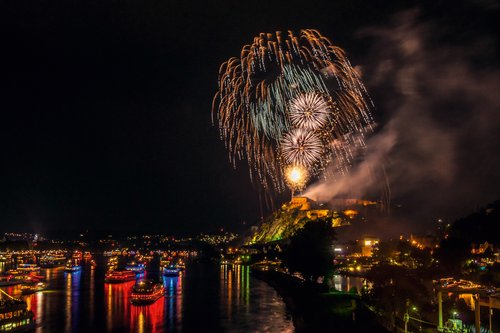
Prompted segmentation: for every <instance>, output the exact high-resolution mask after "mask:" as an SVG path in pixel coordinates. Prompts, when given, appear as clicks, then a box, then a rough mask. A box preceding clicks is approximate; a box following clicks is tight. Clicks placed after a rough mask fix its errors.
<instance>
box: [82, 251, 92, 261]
mask: <svg viewBox="0 0 500 333" xmlns="http://www.w3.org/2000/svg"><path fill="white" fill-rule="evenodd" d="M83 259H85V260H90V259H92V253H90V252H89V251H85V253H84V254H83Z"/></svg>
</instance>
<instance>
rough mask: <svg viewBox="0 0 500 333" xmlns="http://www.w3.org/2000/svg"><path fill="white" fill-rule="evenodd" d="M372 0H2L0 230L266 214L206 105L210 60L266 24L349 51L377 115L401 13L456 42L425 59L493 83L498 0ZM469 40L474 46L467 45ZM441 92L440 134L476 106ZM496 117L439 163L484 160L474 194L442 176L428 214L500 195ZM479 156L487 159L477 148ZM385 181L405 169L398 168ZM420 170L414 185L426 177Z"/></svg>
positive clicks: (152, 224)
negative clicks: (309, 32)
mask: <svg viewBox="0 0 500 333" xmlns="http://www.w3.org/2000/svg"><path fill="white" fill-rule="evenodd" d="M381 4H382V2H380V3H378V2H375V1H326V0H325V1H307V2H298V1H297V2H293V1H286V2H271V1H261V2H257V1H254V2H243V1H218V2H216V1H200V2H199V3H195V2H189V1H174V0H168V1H166V0H163V1H150V0H142V1H131V0H113V1H103V0H86V1H79V0H71V1H61V2H56V1H44V0H38V1H29V0H26V1H19V0H3V1H2V2H0V43H1V48H0V60H1V64H0V68H1V70H0V78H1V81H2V87H1V95H0V96H1V99H0V112H1V118H0V119H1V120H0V139H1V140H0V151H1V156H2V158H1V173H0V230H3V231H8V230H22V231H36V232H54V231H56V230H57V231H68V230H74V231H80V230H83V229H86V228H89V229H92V230H99V231H116V230H122V231H125V232H143V231H144V232H153V231H157V232H161V233H180V232H189V233H196V232H199V231H213V230H216V229H218V228H219V227H221V226H223V227H226V228H233V229H234V228H240V229H241V226H242V222H243V221H246V222H247V223H250V224H253V223H255V222H256V221H257V219H258V217H259V216H260V211H259V201H258V195H257V190H256V189H255V188H254V187H253V186H252V184H251V183H250V181H249V179H248V171H247V169H246V168H245V164H244V163H243V164H241V167H240V168H239V169H237V170H233V169H232V168H231V166H230V165H229V163H228V159H227V153H226V152H225V150H224V146H223V143H222V142H221V141H219V138H218V133H217V129H216V128H214V127H212V126H211V120H210V114H211V102H212V97H213V95H214V93H215V92H216V89H217V73H218V68H219V66H220V64H221V63H222V62H223V61H225V60H226V59H227V58H229V57H231V56H237V55H238V54H239V52H240V50H241V47H242V46H243V45H244V44H246V43H249V42H251V40H252V37H253V36H255V35H257V34H258V33H260V32H267V31H276V30H289V29H292V30H295V31H298V30H299V29H301V28H315V29H318V30H320V31H321V32H322V33H323V34H324V35H325V36H327V37H329V38H330V39H331V40H332V41H333V42H334V43H335V44H337V45H339V46H341V47H343V48H344V49H346V51H347V53H348V55H349V57H350V59H351V61H352V63H353V65H359V66H361V67H360V68H362V70H363V73H364V78H363V80H364V81H365V83H366V84H367V86H368V89H369V90H370V93H371V96H372V99H373V100H374V103H375V105H376V107H377V108H376V110H375V111H374V113H375V115H376V117H377V119H378V120H379V122H380V123H381V124H382V125H383V124H385V123H390V120H391V119H393V118H397V119H401V118H402V119H405V118H404V117H395V115H396V116H398V115H400V113H398V112H397V111H395V110H398V109H399V108H400V107H401V105H405V103H407V101H406V100H403V99H404V98H403V99H401V98H400V95H401V91H400V90H401V89H400V88H401V87H400V83H399V84H395V82H396V83H397V80H395V79H394V77H396V76H397V75H398V72H397V70H395V71H394V72H390V71H389V72H390V73H389V74H388V75H386V76H384V75H382V74H380V71H379V72H377V70H376V69H378V68H379V67H380V64H381V63H383V61H385V60H387V59H385V58H392V57H393V56H394V59H396V58H397V59H398V60H397V61H396V60H394V62H393V67H392V68H394V66H396V67H397V66H400V67H397V68H403V67H404V66H406V65H407V63H406V61H417V62H418V61H420V60H419V59H413V58H411V57H409V56H407V55H404V54H403V55H401V54H399V53H398V55H396V54H395V53H391V52H396V53H397V52H399V51H397V50H396V48H395V45H398V43H403V42H402V41H401V40H392V39H391V38H390V37H388V35H391V33H390V32H391V31H392V29H394V30H397V29H398V28H401V27H403V28H401V29H404V25H405V23H407V22H408V21H409V20H410V21H411V20H413V21H412V22H413V23H411V24H410V27H409V29H416V30H417V31H420V32H421V27H422V26H424V27H425V28H424V30H425V35H424V37H423V38H424V39H425V41H426V43H427V42H428V44H426V47H428V48H429V52H430V53H433V52H434V49H433V48H441V49H442V48H443V44H446V45H450V48H453V47H457V48H459V49H460V52H462V53H461V54H463V57H461V58H456V57H455V58H451V59H450V58H447V57H446V55H443V56H442V58H441V59H439V57H438V59H436V64H434V63H432V61H430V62H426V67H424V68H421V69H422V70H424V71H427V72H428V71H429V67H427V66H430V67H432V66H434V65H436V66H437V67H438V68H439V67H440V66H441V65H442V64H448V65H449V64H450V62H451V63H455V62H457V63H462V64H465V65H466V68H467V70H469V72H467V73H469V74H470V75H472V74H473V75H475V77H477V76H479V75H480V74H478V73H488V78H491V82H486V83H484V82H482V80H480V81H481V83H482V84H485V85H486V87H487V88H488V89H491V91H495V89H496V88H498V80H496V79H495V75H496V74H498V62H497V61H496V60H495V59H497V56H498V35H495V34H494V31H495V29H494V27H495V24H496V23H495V22H496V17H498V16H497V15H498V6H497V5H495V2H494V1H491V2H488V1H481V2H480V1H478V2H472V1H470V2H450V3H446V2H436V1H429V2H426V3H421V4H419V5H418V6H416V5H414V4H412V5H407V6H406V5H403V4H402V1H393V3H390V2H384V5H381ZM409 9H412V10H413V11H414V12H413V14H411V15H410V16H409V17H410V18H408V16H404V15H405V14H404V13H407V12H406V11H407V10H409ZM402 13H403V14H402ZM407 15H408V14H407ZM407 28H408V27H407ZM403 41H404V38H403ZM479 42H481V43H479ZM475 43H479V44H480V45H481V47H482V49H481V48H480V49H479V51H478V52H472V51H471V52H470V53H466V52H465V53H464V50H465V49H470V48H472V49H473V50H477V44H475ZM420 46H421V45H420ZM441 53H442V52H441ZM444 53H446V54H454V53H453V52H444ZM439 54H440V53H439V52H438V55H439ZM429 56H431V55H429ZM439 56H440V55H439ZM384 59H385V60H384ZM408 59H409V60H408ZM412 59H413V60H412ZM425 61H427V60H425ZM439 61H442V63H439ZM410 67H411V65H410ZM417 69H418V68H417ZM365 73H366V74H365ZM384 73H387V72H384ZM467 73H466V74H465V75H469V74H467ZM471 73H472V74H471ZM391 75H392V76H394V77H392V76H391ZM432 80H434V78H432ZM433 83H435V82H434V81H433ZM447 84H449V82H446V84H445V85H447ZM424 88H425V87H424ZM483 90H484V89H483ZM483 90H481V91H483ZM453 93H457V94H460V89H458V90H453ZM403 95H404V94H403ZM395 96H396V97H397V98H396V97H395ZM477 97H478V96H477V94H476V95H474V94H473V95H472V97H471V98H477ZM450 99H453V98H452V97H449V96H448V99H446V100H447V101H448V100H450ZM437 100H439V98H437V97H436V98H434V99H433V101H432V108H433V110H435V109H439V110H442V112H441V113H439V114H436V115H435V117H434V116H433V117H434V118H436V119H435V121H436V122H437V124H438V125H439V128H438V129H436V131H440V129H441V128H443V127H444V128H451V129H453V130H454V131H455V132H460V131H459V129H457V123H456V121H457V119H463V120H464V121H463V122H459V125H458V126H462V125H463V124H464V123H466V124H470V121H469V120H470V117H469V116H470V115H469V113H468V112H470V109H468V108H466V107H464V106H463V104H461V105H455V103H447V102H445V104H444V105H443V106H442V107H438V106H437V104H436V103H437ZM469 102H470V101H469ZM497 102H498V100H496V99H493V100H492V101H490V102H488V103H487V104H486V105H485V106H484V109H486V110H492V112H493V111H496V112H498V106H499V103H497ZM471 103H472V102H471ZM474 103H476V102H474ZM461 117H462V118H461ZM497 120H498V118H497V117H492V118H491V119H490V121H491V122H496V121H497ZM433 121H434V120H433ZM490 127H491V128H488V131H487V133H486V134H485V135H486V136H482V137H480V138H476V139H477V140H478V145H479V146H480V149H482V150H484V152H483V154H481V155H478V156H470V155H469V152H474V151H477V149H478V146H477V145H476V144H475V143H474V147H465V148H464V149H466V150H465V153H460V152H461V150H460V149H459V150H456V149H455V150H454V152H455V154H453V157H452V158H451V159H452V160H451V161H449V160H447V161H446V162H450V163H452V164H460V165H464V164H465V167H464V168H463V169H461V167H460V166H459V169H460V170H458V172H457V173H456V174H455V176H454V177H453V178H452V180H450V181H451V182H455V181H457V180H458V179H463V178H462V177H461V173H462V172H465V170H470V169H471V168H473V167H474V166H475V165H476V164H478V163H479V164H482V166H483V168H485V169H486V171H479V172H477V173H478V175H476V176H474V175H473V176H470V182H471V185H470V186H471V188H472V187H474V192H473V193H472V194H470V195H463V196H460V197H459V198H454V197H450V198H449V199H447V197H448V195H449V193H450V192H449V190H450V188H451V186H450V184H449V183H448V184H447V185H446V186H445V188H444V189H443V191H445V192H443V193H441V194H442V195H441V196H440V198H444V199H443V200H444V201H445V202H444V203H443V204H441V205H437V206H432V205H431V207H432V209H430V210H425V214H424V215H425V216H426V218H428V219H429V220H431V219H433V218H434V217H435V216H437V214H445V215H446V214H448V215H447V216H454V211H453V210H454V209H455V208H456V207H462V208H464V209H463V210H464V211H463V212H462V211H461V212H460V213H465V210H466V209H472V208H473V207H475V206H476V205H481V204H485V203H487V202H488V200H491V199H494V198H496V197H498V196H500V192H499V191H498V190H497V189H498V187H499V185H500V182H499V179H498V176H496V178H493V179H492V178H491V177H489V175H490V174H491V175H494V174H495V173H496V172H497V171H496V170H498V168H497V167H498V166H499V161H498V152H499V151H498V144H496V142H498V141H499V140H498V139H499V138H498V133H497V132H495V131H496V129H498V127H494V126H493V127H492V126H491V124H490ZM475 130H476V127H473V128H471V129H469V131H475ZM467 133H468V132H467ZM492 133H496V134H495V135H496V136H491V135H492ZM415 135H419V134H415ZM440 139H443V138H442V137H441V138H437V140H440ZM444 139H446V138H444ZM455 139H456V136H453V140H455ZM462 139H463V138H462V137H461V138H460V139H459V140H462ZM457 140H458V139H457ZM466 141H467V142H472V143H473V142H474V141H470V140H466ZM401 142H402V141H400V142H398V144H403V145H404V142H403V143H401ZM457 142H458V141H457ZM460 142H462V141H460ZM488 142H489V144H486V145H484V144H485V143H488ZM492 142H493V143H494V144H492ZM472 143H471V144H472ZM455 148H456V147H455ZM401 151H403V152H404V151H407V150H406V149H400V150H399V153H398V151H396V153H395V155H394V156H395V158H394V160H396V161H399V160H401V159H404V158H405V156H404V154H401ZM457 152H458V153H457ZM463 155H465V156H463ZM484 156H495V158H491V159H489V160H487V161H485V160H484V159H483V158H484ZM422 158H425V156H424V157H422ZM478 158H479V159H482V160H481V161H478V160H476V159H478ZM406 161H407V160H406ZM419 163H421V161H420V162H419ZM471 172H475V171H474V170H472V171H471ZM488 179H489V180H488ZM393 180H394V181H395V182H402V178H401V175H395V177H394V179H393ZM450 181H449V182H450ZM430 182H431V183H430V184H427V183H425V182H423V183H421V184H422V187H426V186H427V187H429V186H430V187H431V188H434V183H432V182H433V181H432V180H431V181H430ZM394 186H395V187H394V188H395V189H398V187H399V186H398V184H397V183H396V184H395V185H394ZM467 186H469V185H467ZM467 186H466V187H465V188H464V189H463V191H465V192H467V188H469V187H467ZM484 188H486V191H484ZM479 189H481V190H479ZM426 191H428V189H425V191H424V192H423V193H424V195H422V192H421V191H419V189H418V188H417V189H415V188H414V189H411V190H409V189H408V188H406V189H404V190H401V191H399V192H398V191H397V190H396V191H395V198H394V199H395V200H396V201H398V200H399V201H398V202H403V203H404V204H405V205H408V206H409V207H411V203H415V206H417V207H418V208H417V209H416V208H415V206H413V208H411V209H409V211H410V212H413V211H415V209H416V210H419V211H422V210H421V207H423V206H428V205H429V202H428V200H427V199H428V197H427V196H426V194H425V193H427V192H426ZM477 193H481V195H476V194H477ZM398 194H399V196H398ZM457 200H458V201H457ZM460 200H461V201H460ZM278 201H279V199H278ZM451 203H453V204H451ZM410 220H411V219H410ZM412 223H413V222H412ZM415 223H418V221H417V222H415Z"/></svg>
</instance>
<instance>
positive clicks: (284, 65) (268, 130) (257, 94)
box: [212, 29, 373, 191]
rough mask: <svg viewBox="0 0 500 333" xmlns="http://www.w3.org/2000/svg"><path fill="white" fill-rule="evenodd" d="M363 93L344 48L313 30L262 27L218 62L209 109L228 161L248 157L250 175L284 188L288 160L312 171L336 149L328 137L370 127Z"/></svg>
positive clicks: (268, 185) (336, 137) (337, 137)
mask: <svg viewBox="0 0 500 333" xmlns="http://www.w3.org/2000/svg"><path fill="white" fill-rule="evenodd" d="M367 97H368V96H367V93H366V90H365V88H364V86H363V84H362V83H361V81H360V80H359V77H358V74H357V72H356V71H355V70H354V69H353V68H352V66H351V64H350V63H349V60H348V59H347V57H346V56H345V53H344V51H343V50H342V49H341V48H339V47H337V46H334V45H333V44H332V43H331V42H330V41H329V40H328V39H327V38H326V37H324V36H322V35H321V34H320V33H319V32H318V31H316V30H310V29H306V30H301V31H300V32H299V34H298V35H295V34H294V33H293V32H291V31H288V32H287V33H282V32H276V33H274V34H272V33H261V34H260V35H259V36H257V37H255V38H254V40H253V43H252V44H248V45H245V46H243V48H242V50H241V54H240V56H239V57H233V58H230V59H229V60H228V61H226V62H225V63H223V64H222V66H221V67H220V70H219V90H218V92H217V94H216V95H215V97H214V101H213V106H212V116H213V119H214V122H215V119H216V123H217V125H218V127H219V131H220V135H221V139H222V140H223V141H224V142H225V145H226V148H227V149H228V153H229V159H230V161H231V163H233V164H234V165H236V161H238V160H242V159H246V160H247V161H248V164H249V166H250V177H251V178H252V179H253V180H256V181H258V182H260V183H261V184H262V185H263V187H264V188H265V189H266V190H272V189H274V190H278V191H282V190H283V189H284V188H285V185H287V184H288V185H289V183H288V182H287V180H286V178H287V177H286V170H287V168H289V167H290V166H296V165H301V166H303V167H304V168H307V169H308V170H307V173H308V174H312V175H318V174H320V173H321V170H322V169H323V168H324V167H325V163H324V161H330V160H332V159H333V158H335V156H337V155H338V154H340V153H342V152H341V151H337V148H336V147H337V146H336V145H332V144H331V142H333V141H334V140H341V139H342V138H343V137H345V136H346V135H348V134H352V133H354V134H356V135H357V136H358V137H361V138H363V135H364V134H365V133H366V132H369V131H370V130H371V125H372V124H373V120H372V118H371V115H370V112H369V103H367V101H369V99H368V98H367ZM361 141H362V139H361ZM343 156H344V155H343ZM348 162H349V161H347V162H346V165H348V164H349V163H348Z"/></svg>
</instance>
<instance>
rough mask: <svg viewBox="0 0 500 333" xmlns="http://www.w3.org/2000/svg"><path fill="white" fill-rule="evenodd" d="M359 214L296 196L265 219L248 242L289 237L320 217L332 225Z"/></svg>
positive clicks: (346, 221)
mask: <svg viewBox="0 0 500 333" xmlns="http://www.w3.org/2000/svg"><path fill="white" fill-rule="evenodd" d="M357 214H358V213H357V211H355V210H352V209H349V210H345V211H333V210H330V209H327V208H325V207H323V205H322V204H318V203H316V202H315V201H313V200H311V199H309V198H306V197H294V198H292V200H291V201H290V202H287V203H284V204H283V205H282V206H281V208H280V209H278V210H277V211H276V212H274V213H273V214H272V215H271V216H270V217H268V218H267V219H266V220H264V222H262V223H261V224H260V225H259V226H258V227H257V228H256V231H255V232H254V234H253V235H252V237H251V239H250V240H249V241H248V243H250V244H255V243H268V242H273V241H279V240H283V239H287V238H289V237H291V236H293V235H294V234H295V232H297V231H298V230H299V229H301V228H302V227H303V226H304V224H306V223H308V222H312V221H314V220H316V219H318V218H323V219H326V220H329V221H331V224H332V227H340V226H345V225H349V224H350V222H349V220H350V219H352V218H353V217H355V216H356V215H357Z"/></svg>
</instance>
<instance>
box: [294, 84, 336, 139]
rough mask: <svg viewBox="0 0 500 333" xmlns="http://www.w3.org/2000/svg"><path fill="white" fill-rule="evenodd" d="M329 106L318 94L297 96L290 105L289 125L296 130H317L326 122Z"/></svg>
mask: <svg viewBox="0 0 500 333" xmlns="http://www.w3.org/2000/svg"><path fill="white" fill-rule="evenodd" d="M329 112H330V106H329V105H328V103H327V102H326V101H325V99H324V98H323V97H322V96H321V95H320V94H318V93H315V92H311V93H305V94H302V95H299V96H297V97H296V98H295V99H294V100H292V103H291V105H290V123H291V124H292V126H293V127H296V128H305V129H309V130H318V129H320V128H322V127H324V126H325V125H326V123H327V121H328V114H329Z"/></svg>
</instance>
